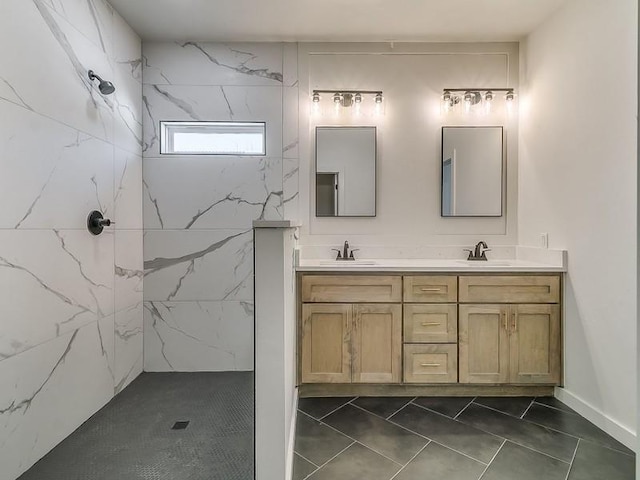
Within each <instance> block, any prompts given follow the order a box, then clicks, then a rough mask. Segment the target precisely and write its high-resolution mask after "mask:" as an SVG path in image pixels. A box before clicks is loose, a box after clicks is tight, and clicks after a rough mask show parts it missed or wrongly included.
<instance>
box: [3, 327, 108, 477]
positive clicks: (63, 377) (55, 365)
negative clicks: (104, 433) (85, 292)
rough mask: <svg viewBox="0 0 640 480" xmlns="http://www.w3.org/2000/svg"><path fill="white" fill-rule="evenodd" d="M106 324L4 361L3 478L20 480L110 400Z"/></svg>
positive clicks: (72, 333)
mask: <svg viewBox="0 0 640 480" xmlns="http://www.w3.org/2000/svg"><path fill="white" fill-rule="evenodd" d="M110 318H111V322H113V317H110ZM107 323H108V319H105V320H104V322H99V323H98V322H93V323H90V324H88V325H85V326H84V327H82V328H78V329H75V330H72V331H69V332H67V333H66V334H64V335H61V336H59V337H56V338H54V339H53V340H50V341H48V342H46V343H43V344H40V345H38V346H37V347H35V348H32V349H30V350H27V351H26V352H24V353H22V354H20V355H15V356H13V357H11V358H8V359H6V360H3V361H0V385H3V388H1V389H0V465H2V469H1V473H0V478H2V479H3V480H13V479H14V478H17V477H18V476H19V475H20V474H21V473H22V472H24V471H25V470H27V469H28V468H29V467H30V466H31V465H33V464H34V463H35V462H36V461H37V460H39V459H40V458H41V457H42V456H44V455H45V454H46V453H47V452H48V451H49V450H50V449H51V448H53V447H54V446H55V445H56V444H57V443H58V442H60V441H61V440H62V439H64V438H65V437H66V436H67V435H69V434H70V433H71V432H73V431H74V430H75V429H76V428H78V427H79V426H80V425H81V424H82V423H83V422H84V421H85V420H86V419H87V418H89V417H90V416H91V415H92V414H93V413H94V412H95V411H96V410H97V409H99V408H100V407H102V406H103V405H104V404H106V403H107V402H108V401H109V400H110V399H111V397H112V396H113V376H112V373H111V366H110V359H109V356H108V354H109V352H108V349H109V348H110V344H109V341H110V340H109V339H108V338H107V331H108V326H107ZM98 325H100V326H101V327H103V328H104V331H103V332H102V333H101V331H100V329H99V328H98Z"/></svg>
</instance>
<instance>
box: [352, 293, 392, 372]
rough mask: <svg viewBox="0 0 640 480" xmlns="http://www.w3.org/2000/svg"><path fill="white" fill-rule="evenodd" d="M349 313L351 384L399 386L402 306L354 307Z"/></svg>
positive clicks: (362, 305)
mask: <svg viewBox="0 0 640 480" xmlns="http://www.w3.org/2000/svg"><path fill="white" fill-rule="evenodd" d="M353 312H354V322H353V331H352V332H351V342H352V359H353V382H354V383H400V380H401V377H402V306H401V305H400V304H395V305H392V304H355V305H353Z"/></svg>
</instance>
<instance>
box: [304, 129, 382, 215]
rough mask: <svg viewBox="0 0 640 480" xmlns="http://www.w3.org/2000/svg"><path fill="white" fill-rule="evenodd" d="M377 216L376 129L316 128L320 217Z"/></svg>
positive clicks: (317, 213)
mask: <svg viewBox="0 0 640 480" xmlns="http://www.w3.org/2000/svg"><path fill="white" fill-rule="evenodd" d="M375 216H376V127H316V217H375Z"/></svg>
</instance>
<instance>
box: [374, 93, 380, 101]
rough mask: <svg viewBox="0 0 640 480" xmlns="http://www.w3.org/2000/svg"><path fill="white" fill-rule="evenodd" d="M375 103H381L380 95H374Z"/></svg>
mask: <svg viewBox="0 0 640 480" xmlns="http://www.w3.org/2000/svg"><path fill="white" fill-rule="evenodd" d="M375 102H376V103H382V93H376V98H375Z"/></svg>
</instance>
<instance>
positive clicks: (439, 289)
mask: <svg viewBox="0 0 640 480" xmlns="http://www.w3.org/2000/svg"><path fill="white" fill-rule="evenodd" d="M420 291H421V292H440V291H442V289H441V288H426V287H425V288H421V289H420Z"/></svg>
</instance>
